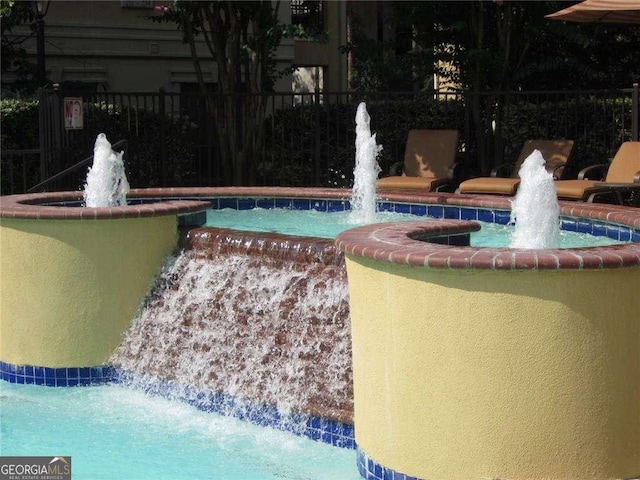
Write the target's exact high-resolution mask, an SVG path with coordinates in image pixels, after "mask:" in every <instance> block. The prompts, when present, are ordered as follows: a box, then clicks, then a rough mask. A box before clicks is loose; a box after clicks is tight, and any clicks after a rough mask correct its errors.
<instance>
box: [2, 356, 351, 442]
mask: <svg viewBox="0 0 640 480" xmlns="http://www.w3.org/2000/svg"><path fill="white" fill-rule="evenodd" d="M0 379H1V380H4V381H6V382H9V383H16V384H24V385H39V386H46V387H77V386H87V387H88V386H96V385H106V384H108V383H117V384H123V385H127V375H123V374H121V373H120V372H119V371H118V370H116V369H115V368H114V367H112V366H110V365H103V366H99V367H71V368H50V367H39V366H34V365H15V364H12V363H7V362H3V361H0ZM144 390H145V392H146V393H149V394H152V395H159V396H163V397H166V398H172V399H175V400H179V401H182V402H186V403H188V404H190V405H192V406H194V407H196V408H197V409H198V410H201V411H204V412H209V413H219V414H230V415H231V416H233V417H236V418H238V419H240V420H244V421H248V422H251V423H253V424H256V425H260V426H263V427H272V428H277V429H279V430H285V431H288V432H290V433H294V434H296V435H300V436H305V437H308V438H310V439H311V440H315V441H318V442H322V443H327V444H329V445H333V446H334V447H340V448H348V449H354V448H356V443H355V434H354V428H353V425H350V424H347V423H343V422H338V421H334V420H330V419H326V418H318V417H313V416H308V415H302V414H297V415H293V416H291V418H288V419H285V418H283V416H282V415H281V414H280V413H279V412H278V411H277V409H276V408H275V407H271V406H268V405H263V406H251V408H235V407H236V403H237V402H236V401H235V400H234V399H232V398H229V397H227V396H224V395H220V394H215V393H207V392H197V391H195V390H194V389H187V390H186V392H188V394H185V395H178V396H177V397H176V396H175V394H174V392H176V391H178V390H177V389H174V388H172V385H171V382H168V381H162V380H157V381H155V382H152V383H150V384H147V385H145V388H144ZM245 407H246V406H245ZM301 425H302V428H300V426H301Z"/></svg>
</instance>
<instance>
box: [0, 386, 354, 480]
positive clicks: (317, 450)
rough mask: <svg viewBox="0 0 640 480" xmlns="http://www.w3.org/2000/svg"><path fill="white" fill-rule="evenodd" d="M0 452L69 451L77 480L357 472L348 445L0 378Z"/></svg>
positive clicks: (129, 397) (109, 390)
mask: <svg viewBox="0 0 640 480" xmlns="http://www.w3.org/2000/svg"><path fill="white" fill-rule="evenodd" d="M0 405H1V408H0V420H1V422H0V438H1V440H2V441H1V443H0V454H1V455H3V456H24V455H26V456H34V455H35V456H37V455H60V456H63V455H64V456H71V457H72V478H73V479H74V480H94V479H96V480H97V479H105V480H106V479H108V480H113V479H128V480H137V479H140V480H148V479H154V480H163V479H167V480H169V479H171V480H175V479H208V478H211V479H224V480H227V479H228V480H232V479H233V480H235V479H237V480H270V479H274V480H275V479H300V480H302V479H305V480H311V479H317V480H324V479H326V480H333V479H341V480H342V479H343V480H356V479H357V478H360V477H359V475H358V472H357V468H356V453H355V451H354V450H350V449H343V448H337V447H332V446H330V445H327V444H325V443H322V442H314V441H312V440H310V439H308V438H306V437H299V436H295V435H292V434H290V433H286V432H282V431H278V430H275V429H271V428H265V427H261V426H257V425H253V424H251V423H248V422H243V421H241V420H238V419H234V418H232V417H224V416H221V415H217V414H213V413H207V412H201V411H199V410H197V409H196V408H195V407H193V406H190V405H187V404H185V403H183V402H178V401H171V400H167V399H166V398H162V397H154V396H150V395H147V394H145V393H143V392H140V391H136V390H133V389H130V388H125V387H123V386H120V385H114V384H111V385H103V386H92V387H75V388H47V387H42V386H36V385H18V384H10V383H7V382H0Z"/></svg>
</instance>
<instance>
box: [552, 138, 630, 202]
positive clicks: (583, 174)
mask: <svg viewBox="0 0 640 480" xmlns="http://www.w3.org/2000/svg"><path fill="white" fill-rule="evenodd" d="M594 174H595V175H594ZM604 174H606V176H605V175H604ZM594 176H595V178H597V180H589V177H594ZM555 186H556V192H557V193H558V198H559V199H561V200H579V201H583V202H596V201H598V200H613V202H614V203H617V204H618V205H622V204H623V203H624V200H625V195H628V196H630V195H631V194H632V193H633V194H634V195H640V142H624V143H623V144H622V145H620V148H619V149H618V152H617V153H616V155H615V157H613V160H612V161H611V164H610V165H592V166H590V167H586V168H584V169H582V170H581V171H580V173H578V179H577V180H560V181H558V182H555ZM636 192H637V193H636ZM636 201H638V200H636Z"/></svg>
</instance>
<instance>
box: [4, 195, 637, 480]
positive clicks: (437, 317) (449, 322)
mask: <svg viewBox="0 0 640 480" xmlns="http://www.w3.org/2000/svg"><path fill="white" fill-rule="evenodd" d="M66 195H75V194H65V195H62V194H58V195H57V200H56V199H52V197H47V196H46V195H44V196H38V195H36V196H28V198H27V197H25V196H12V197H0V202H1V207H0V216H1V219H2V225H1V228H2V231H1V237H2V242H3V243H2V244H0V247H2V275H3V282H2V283H3V288H2V296H0V301H2V322H1V327H2V332H0V333H1V336H2V344H1V346H2V349H1V350H0V360H1V361H2V363H0V366H1V367H2V368H3V369H4V371H3V372H2V378H3V379H5V380H9V381H18V382H22V381H24V382H25V383H45V382H44V381H43V382H38V379H37V378H36V379H35V380H36V381H35V382H34V381H33V380H34V379H33V378H31V379H30V377H29V375H30V374H32V373H33V374H35V371H34V368H33V367H34V365H35V366H38V365H41V364H40V363H37V362H38V361H44V360H45V358H44V357H47V358H58V356H59V354H58V353H56V351H57V349H58V348H69V349H75V348H81V349H83V350H84V351H86V352H87V358H90V359H97V360H96V361H97V362H100V361H103V360H104V358H105V357H104V356H103V354H102V353H97V352H89V350H94V349H98V350H99V349H100V348H104V345H102V343H101V342H100V341H95V340H94V339H88V340H87V341H86V343H87V346H86V347H85V346H80V345H79V342H76V341H72V340H73V339H72V338H70V337H72V336H74V335H76V334H78V333H77V330H74V328H73V326H74V325H75V323H77V322H79V323H80V324H81V325H82V327H81V329H85V328H86V329H88V330H89V331H91V328H93V327H92V326H90V325H88V324H87V322H86V321H85V320H83V319H82V317H83V315H84V313H85V310H84V309H83V308H82V305H84V302H85V300H84V299H82V298H79V295H77V294H75V293H74V292H73V289H72V288H71V287H70V286H69V284H65V282H67V281H68V278H69V277H75V276H78V277H79V278H77V279H76V280H75V282H72V283H74V284H75V285H76V286H79V288H80V291H81V292H85V294H86V295H94V294H95V292H94V291H93V290H92V291H91V293H88V292H87V291H86V290H83V288H84V287H83V285H84V283H85V279H86V278H89V277H91V276H92V275H98V274H104V272H103V270H106V269H107V267H106V266H105V263H104V262H102V263H101V261H99V260H98V259H96V258H95V257H101V255H102V254H101V253H100V252H98V253H93V257H91V256H90V257H88V258H93V260H90V262H95V263H96V265H101V267H100V268H94V270H93V272H92V273H91V274H88V273H87V272H85V271H84V270H83V268H84V267H85V260H75V262H76V264H77V267H75V268H74V269H67V268H66V267H64V266H61V265H60V263H61V261H60V258H62V257H60V256H59V255H57V253H58V251H62V252H64V250H66V249H69V250H79V251H83V250H87V251H91V250H92V248H90V245H92V244H93V242H92V241H89V239H94V240H96V241H99V240H100V239H101V238H102V236H103V235H107V234H106V233H105V232H101V233H97V232H100V231H101V230H100V228H99V227H98V230H97V231H94V229H93V228H91V227H90V226H87V227H85V229H86V230H88V232H90V233H86V232H85V233H83V234H87V235H89V236H88V237H87V240H86V241H85V242H79V241H78V240H77V239H75V238H74V237H73V236H71V237H70V236H65V235H63V234H62V233H60V232H57V231H56V228H55V227H52V226H49V225H48V224H49V223H54V224H55V223H56V222H61V221H65V222H70V223H73V222H78V221H79V220H81V219H82V222H79V223H83V222H84V221H85V220H87V216H88V217H89V218H91V221H92V222H94V223H100V222H102V221H103V220H104V221H105V222H106V223H107V224H108V223H110V222H113V221H114V220H116V219H117V218H121V217H120V216H119V215H124V213H123V212H121V211H119V210H117V209H112V210H116V213H114V214H113V215H115V218H112V216H111V215H112V214H108V215H107V214H106V213H105V214H101V215H97V214H96V213H95V212H89V211H87V209H75V210H74V209H69V208H66V207H63V208H60V207H43V206H38V205H35V204H36V203H40V202H42V201H44V202H54V201H64V200H65V199H66V200H68V197H66ZM62 197H65V198H62ZM75 197H77V195H76V196H75ZM75 197H74V198H75ZM129 198H130V202H135V201H136V198H139V199H140V201H141V202H147V201H152V202H153V201H156V200H161V199H162V200H164V202H163V204H162V206H159V205H158V204H157V203H156V204H155V205H153V206H148V205H146V203H145V204H144V205H138V206H131V207H122V208H125V209H133V210H134V211H137V213H134V214H132V216H136V217H138V216H145V215H147V216H149V217H150V218H152V219H153V218H154V217H155V216H156V213H155V209H156V208H158V209H159V210H158V211H164V210H165V209H166V208H167V206H168V205H170V203H166V201H168V200H171V201H175V200H177V199H183V200H186V201H196V202H197V201H198V200H206V201H211V202H212V203H213V206H214V208H223V207H226V206H228V207H232V208H253V207H255V206H261V207H275V206H281V207H288V208H316V209H321V210H325V209H326V210H339V209H347V208H348V206H349V202H348V199H349V192H348V191H345V190H336V189H287V188H213V189H197V190H195V189H150V190H140V191H132V192H131V194H130V196H129ZM25 201H26V202H29V203H31V204H30V205H25V204H24V203H22V202H25ZM201 205H202V204H200V203H196V204H193V205H191V206H190V207H189V208H191V210H188V209H187V210H188V211H187V210H185V211H182V213H195V212H197V211H198V209H199V208H201ZM560 205H561V213H562V216H563V217H562V224H563V228H564V229H566V230H574V231H580V232H587V233H593V234H596V235H606V236H609V237H612V238H616V239H620V240H632V241H633V242H640V212H638V210H637V209H632V208H624V207H614V206H609V205H592V204H583V203H567V202H561V203H560ZM379 206H380V208H381V209H383V210H391V211H399V212H403V213H414V214H418V215H425V214H428V215H430V216H434V217H440V218H444V219H446V220H447V221H446V222H439V225H436V230H435V231H427V230H425V229H424V226H420V225H419V226H416V225H404V226H402V225H398V224H390V225H386V226H384V227H381V226H379V225H378V226H372V227H365V228H363V229H358V230H351V231H348V232H345V233H343V234H341V236H340V237H339V238H338V240H337V241H336V243H337V245H338V246H339V247H340V249H341V250H342V251H344V252H345V262H346V266H347V275H348V278H349V290H350V297H351V299H350V301H351V309H350V310H351V312H350V315H351V322H352V342H353V370H354V390H355V424H356V426H357V432H356V442H357V444H358V467H359V470H360V472H361V474H362V476H363V477H365V478H371V479H383V478H389V477H393V478H405V479H410V478H451V479H456V478H481V477H501V478H513V479H518V478H557V479H560V478H563V479H564V478H567V479H568V478H629V477H632V476H634V475H637V474H638V472H640V460H639V457H638V452H636V451H633V447H634V446H635V445H638V443H640V438H639V435H640V433H638V432H640V415H639V414H638V405H639V404H640V386H639V381H638V379H639V378H640V358H639V357H638V355H637V352H638V351H639V349H640V345H639V343H640V340H639V339H640V333H639V325H638V324H639V322H638V318H637V312H638V311H640V303H639V302H640V300H638V285H639V284H640V270H639V269H640V260H639V258H640V248H639V247H640V246H639V245H638V244H635V243H632V244H626V245H616V246H610V247H594V248H589V249H570V250H545V251H524V250H517V251H515V250H511V249H505V248H501V249H492V248H473V247H465V246H461V245H457V246H456V245H451V246H449V245H442V243H446V242H447V239H455V240H454V241H453V242H451V243H458V244H459V243H460V242H459V241H458V240H459V239H460V234H461V231H462V232H464V230H465V229H469V228H470V227H469V226H468V225H467V226H465V225H463V226H462V227H461V226H460V223H459V222H449V220H483V221H494V222H498V223H507V222H508V219H509V201H508V199H503V198H490V197H483V196H466V195H452V194H424V195H416V194H408V193H402V192H389V193H387V194H385V195H384V198H382V199H381V201H380V202H379ZM71 210H74V212H75V213H73V214H72V213H67V211H69V212H70V211H71ZM62 211H64V212H65V213H60V212H62ZM142 212H144V214H143V213H142ZM159 215H164V213H162V214H159ZM172 215H173V214H172ZM104 216H106V217H107V218H103V217H104ZM97 217H101V219H98V218H97ZM102 218H103V219H102ZM129 218H130V217H129ZM145 218H147V217H145ZM172 218H173V221H172V222H168V223H172V225H171V226H170V227H169V226H168V225H165V224H164V223H163V222H160V221H159V223H158V226H156V225H155V224H147V225H146V228H142V229H141V230H144V231H145V232H138V233H135V234H134V235H132V237H135V238H138V239H140V238H142V239H143V240H144V242H146V241H151V242H154V240H151V239H150V238H149V237H156V236H157V233H158V232H157V231H155V229H156V228H158V229H160V230H162V229H164V228H168V229H170V230H172V232H174V233H173V234H167V239H166V244H165V243H164V242H165V241H164V240H158V242H159V243H161V244H162V246H160V247H158V249H157V250H158V251H160V250H164V251H165V252H166V251H168V250H170V249H171V248H172V247H173V246H175V241H176V240H175V238H176V237H175V228H176V226H175V215H174V216H173V217H172ZM198 219H199V218H198V214H197V213H195V215H194V216H193V218H192V220H195V221H196V222H197V221H198ZM107 220H108V221H107ZM141 220H142V219H141ZM156 220H159V219H156ZM85 223H87V222H85ZM88 223H91V222H88ZM114 225H115V223H114ZM72 228H73V227H72ZM151 229H154V231H151V232H148V231H147V230H151ZM5 230H15V232H10V234H9V235H5ZM134 230H135V228H134ZM50 231H51V232H53V233H49V232H50ZM41 232H43V233H41ZM56 235H57V236H56ZM145 235H146V236H145ZM172 235H173V244H172V245H171V246H169V244H170V243H171V242H170V241H169V240H168V237H171V236H172ZM432 235H435V236H437V237H438V240H437V241H438V243H439V244H433V243H430V242H425V241H424V240H425V239H426V238H427V237H430V236H432ZM117 236H118V235H115V237H117ZM140 236H141V237H140ZM161 236H163V235H161ZM29 237H34V238H33V239H28V238H29ZM40 237H44V241H45V244H46V243H51V244H57V243H60V244H65V245H66V244H68V246H57V247H56V248H52V249H51V253H53V255H47V258H43V257H42V256H41V255H40V254H39V253H38V255H34V254H33V251H31V252H30V251H29V250H27V248H26V247H24V245H29V248H30V249H35V251H36V252H39V251H40V250H41V241H42V240H38V238H40ZM110 238H111V241H107V242H106V243H107V244H109V245H110V244H111V243H112V242H116V239H115V238H114V237H110ZM25 242H27V243H25ZM144 242H138V244H141V243H144ZM380 242H382V243H383V244H384V245H383V246H381V245H380ZM132 243H136V242H135V241H134V240H131V241H130V242H128V243H127V244H126V245H124V246H125V247H127V245H128V246H130V247H131V248H132V249H133V251H134V252H138V254H141V253H140V252H144V251H146V248H141V247H139V245H138V246H135V245H133V246H132V245H131V244H132ZM47 248H49V247H47ZM105 248H107V247H105ZM21 249H22V250H24V252H26V253H22V254H18V253H16V254H15V255H14V254H13V252H19V251H20V250H21ZM107 249H108V248H107ZM5 252H11V255H6V254H5ZM338 253H339V252H338ZM135 255H137V254H133V255H132V256H134V257H135ZM161 256H162V255H160V253H158V254H157V263H155V264H154V265H155V269H157V268H158V265H159V263H160V261H161V260H160V257H161ZM111 258H113V259H114V261H115V260H116V259H117V260H119V258H120V257H119V256H118V255H116V254H115V253H112V254H111ZM42 261H44V263H43V264H42V267H40V266H39V265H41V263H40V262H42ZM44 267H46V268H44ZM54 269H61V270H63V271H67V273H66V274H65V275H64V278H63V276H62V275H58V274H55V273H51V270H54ZM23 270H24V271H31V272H33V271H38V270H41V271H42V274H39V275H33V274H29V275H27V276H25V279H24V280H22V279H20V280H16V281H17V282H20V283H21V285H22V287H21V289H16V288H13V287H11V289H6V288H5V285H6V284H7V283H13V281H14V280H15V279H18V278H19V277H20V276H21V273H22V271H23ZM98 270H99V271H98ZM149 270H150V271H152V270H154V269H153V268H150V269H149ZM128 274H131V275H133V276H136V274H137V272H132V271H129V273H128ZM49 275H53V278H52V279H51V280H52V281H49V280H48V279H49ZM38 277H39V278H38ZM32 278H36V280H32ZM118 278H120V280H121V283H123V286H122V290H126V288H125V286H124V285H128V282H129V280H127V279H124V278H123V277H121V276H118ZM7 279H10V281H9V282H8V281H7ZM111 281H112V282H115V281H116V280H115V279H113V280H111ZM149 282H150V279H149V278H147V279H146V286H145V287H144V288H142V287H140V291H141V293H140V294H139V297H138V300H137V301H138V302H139V301H140V299H141V298H142V297H143V296H144V293H145V292H144V290H145V288H146V287H147V286H148V284H149ZM142 283H145V282H142ZM98 284H100V281H97V282H96V281H94V285H98ZM50 288H53V289H54V291H56V292H58V293H57V295H60V296H61V298H64V299H65V302H64V303H73V304H76V305H77V306H79V309H76V310H74V311H72V312H71V313H70V314H69V313H68V310H66V309H67V308H69V307H64V308H63V307H62V306H59V305H54V306H50V305H48V304H47V303H44V301H43V300H41V298H45V297H44V296H41V295H39V294H38V292H39V291H40V290H47V289H50ZM116 290H117V289H116V287H115V286H112V287H111V288H109V289H100V288H98V290H97V291H98V292H99V293H98V296H101V297H102V298H101V299H100V301H99V302H98V303H104V302H109V301H111V299H112V298H113V295H114V292H115V291H116ZM9 291H11V295H9V294H8V292H9ZM22 291H29V292H31V291H33V292H36V293H34V294H32V295H31V296H30V299H33V301H34V302H35V304H36V305H35V306H34V307H31V310H34V311H40V314H39V316H38V318H37V319H36V320H30V324H31V326H30V327H28V328H27V326H26V325H25V328H23V327H22V326H21V325H22V322H16V320H15V319H16V318H20V317H21V315H22V311H23V310H24V309H25V307H23V306H21V305H20V303H21V302H16V301H15V300H14V299H15V298H16V295H17V298H20V297H23V298H24V293H22ZM118 291H120V290H118ZM5 292H7V293H5ZM117 295H119V293H117ZM47 297H48V296H47ZM5 305H6V306H8V307H10V308H5ZM38 307H42V308H38ZM57 308H59V309H61V310H63V311H64V312H65V313H64V314H63V315H62V316H60V315H58V314H57V313H56V312H55V311H54V310H55V309H57ZM135 308H136V307H134V308H133V310H135ZM44 312H46V314H45V313H44ZM68 315H75V317H74V318H68ZM132 316H133V315H130V316H129V320H130V318H131V317H132ZM52 317H56V318H60V317H64V318H60V320H59V322H61V324H60V325H56V324H55V322H54V323H52V321H51V320H50V318H52ZM91 318H93V319H94V320H93V321H94V322H95V323H96V325H95V329H96V330H95V331H97V335H101V334H102V330H101V329H102V328H103V327H104V325H103V323H104V322H103V320H102V319H100V317H97V316H95V315H94V316H93V317H91ZM34 322H41V324H42V325H44V326H45V329H46V330H53V332H51V333H50V334H49V335H47V336H45V337H42V338H40V339H39V340H38V341H39V342H40V344H39V346H38V348H32V350H33V352H32V353H33V355H34V357H33V358H27V357H26V356H24V355H22V356H21V355H20V354H19V352H20V350H21V346H20V345H19V343H20V342H25V338H26V339H27V340H28V341H26V343H27V344H29V342H31V340H30V339H29V336H30V333H29V332H30V331H32V330H33V323H34ZM126 323H127V322H126V321H119V322H113V323H112V324H110V328H112V329H113V330H118V329H120V331H119V332H118V335H117V337H118V338H120V336H121V335H122V332H123V331H124V330H125V329H126V328H127V325H126ZM58 326H60V328H56V327H58ZM81 333H82V335H84V338H86V337H90V336H91V335H90V334H89V335H87V333H86V332H85V331H83V332H81ZM16 339H17V340H16ZM60 339H64V342H60ZM35 343H37V342H31V344H32V345H33V344H35ZM98 344H99V345H98ZM114 348H115V347H114ZM35 350H38V351H35ZM40 350H42V352H41V351H40ZM109 353H110V352H109ZM61 355H63V356H65V358H70V357H69V356H71V357H73V356H74V354H73V353H65V354H61ZM107 356H108V354H107ZM64 361H67V360H64ZM92 361H93V360H92ZM98 364H99V363H98ZM55 365H62V364H61V363H57V364H55ZM64 365H65V367H68V366H70V365H69V364H68V363H67V364H64ZM85 365H87V364H85ZM89 365H90V366H91V365H96V364H95V363H94V364H89ZM48 370H55V375H58V372H59V371H60V370H63V369H62V368H54V369H48ZM68 370H69V371H70V372H71V371H73V368H69V369H68ZM76 370H80V369H76ZM92 370H93V369H92ZM96 370H98V369H96ZM98 373H100V372H98ZM74 374H75V372H74ZM61 376H62V375H61ZM65 378H66V377H65ZM30 380H31V381H30ZM42 380H44V379H42ZM48 384H54V385H66V384H67V383H65V382H64V381H61V382H57V381H54V382H53V383H48ZM68 384H74V383H72V382H69V383H68ZM394 475H395V477H394Z"/></svg>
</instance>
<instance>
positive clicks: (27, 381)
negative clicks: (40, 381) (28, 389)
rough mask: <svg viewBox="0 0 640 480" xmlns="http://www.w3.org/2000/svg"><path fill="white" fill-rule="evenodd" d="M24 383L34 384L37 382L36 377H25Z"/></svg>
mask: <svg viewBox="0 0 640 480" xmlns="http://www.w3.org/2000/svg"><path fill="white" fill-rule="evenodd" d="M24 383H25V384H26V385H33V384H35V383H36V379H35V377H25V378H24Z"/></svg>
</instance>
